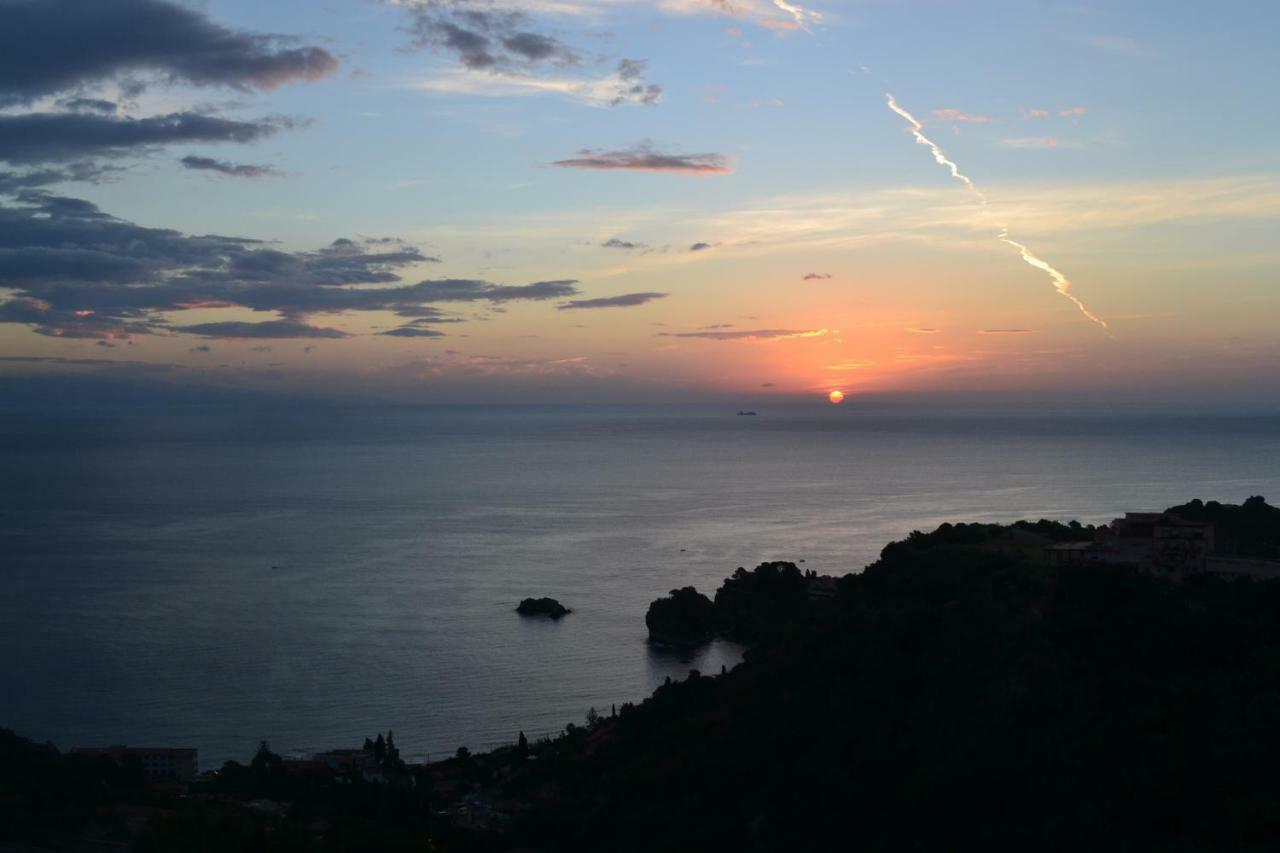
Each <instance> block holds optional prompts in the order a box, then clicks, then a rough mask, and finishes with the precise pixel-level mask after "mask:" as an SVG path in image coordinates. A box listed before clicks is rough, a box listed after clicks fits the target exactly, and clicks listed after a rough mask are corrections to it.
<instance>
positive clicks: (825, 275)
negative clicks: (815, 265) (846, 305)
mask: <svg viewBox="0 0 1280 853" xmlns="http://www.w3.org/2000/svg"><path fill="white" fill-rule="evenodd" d="M831 277H832V275H831V273H829V272H811V273H809V274H808V275H806V276H805V277H804V281H824V280H826V279H829V278H831Z"/></svg>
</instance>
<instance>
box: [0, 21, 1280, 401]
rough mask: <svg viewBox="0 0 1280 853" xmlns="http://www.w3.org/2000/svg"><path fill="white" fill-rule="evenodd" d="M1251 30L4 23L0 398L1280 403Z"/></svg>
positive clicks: (1278, 216)
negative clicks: (1057, 275)
mask: <svg viewBox="0 0 1280 853" xmlns="http://www.w3.org/2000/svg"><path fill="white" fill-rule="evenodd" d="M1157 10H1158V11H1157ZM1278 26H1280V6H1278V5H1276V4H1274V3H1269V2H1226V3H1221V4H1216V5H1212V6H1206V5H1205V4H1202V3H1190V2H1168V3H1159V4H1155V3H1149V2H1147V3H1138V2H1100V0H1099V2H1092V0H1090V1H1089V2H1074V0H1039V2H1027V0H1007V2H988V0H974V2H942V0H938V1H937V2H933V0H898V2H894V0H867V2H859V0H842V2H836V1H835V0H808V2H805V3H804V4H803V5H797V4H792V3H787V2H780V0H493V2H486V0H420V1H415V0H399V2H394V0H381V1H380V0H323V2H321V0H272V2H261V0H257V2H241V0H208V2H193V3H178V2H168V0H0V220H2V221H0V376H5V377H30V378H32V381H49V382H52V381H57V380H58V379H60V378H63V377H67V376H92V377H103V378H105V379H120V380H129V381H133V382H146V383H155V384H156V385H157V387H173V386H182V387H186V388H244V389H255V390H265V391H278V392H288V393H302V394H307V395H313V396H321V397H327V396H332V397H334V398H341V399H378V400H392V401H408V402H496V401H519V402H526V401H551V402H554V401H578V400H598V401H631V400H635V401H663V400H672V401H679V400H698V399H717V400H720V399H726V400H733V399H742V400H746V401H750V400H761V399H769V398H774V397H777V398H780V399H808V398H812V399H815V400H821V399H823V398H825V397H826V395H827V394H828V392H830V391H832V390H834V389H838V390H843V391H844V392H845V393H846V394H847V395H848V398H849V400H850V401H856V400H857V399H859V398H860V397H875V396H878V395H889V396H891V395H895V394H905V395H922V394H923V395H928V394H929V393H935V392H936V393H945V394H948V395H956V394H959V395H964V394H974V395H981V394H989V393H998V394H1004V395H1011V396H1014V397H1016V396H1019V395H1024V396H1027V397H1029V398H1036V399H1042V398H1044V397H1045V396H1046V395H1048V396H1055V397H1059V398H1062V399H1077V398H1079V399H1086V398H1087V399H1114V400H1132V399H1146V398H1151V399H1162V400H1182V401H1186V402H1189V403H1192V404H1199V403H1206V404H1207V403H1213V402H1231V403H1240V402H1247V401H1251V400H1252V401H1257V400H1274V399H1275V395H1276V394H1277V393H1280V367H1278V366H1277V365H1280V329H1278V328H1277V325H1278V321H1280V287H1278V286H1277V285H1278V284H1280V282H1278V281H1277V270H1278V269H1280V240H1277V235H1278V234H1280V227H1278V226H1280V169H1278V168H1277V163H1278V162H1280V160H1278V159H1277V154H1280V143H1278V142H1277V140H1278V139H1280V113H1278V112H1277V111H1276V110H1275V108H1274V107H1275V103H1276V94H1275V86H1276V81H1277V80H1278V79H1280V67H1278V66H1280V62H1278V61H1277V59H1276V53H1275V48H1274V44H1273V41H1274V35H1275V32H1276V30H1277V27H1278ZM887 93H892V95H893V96H894V98H895V99H896V103H898V104H899V105H900V107H901V109H902V110H904V111H905V112H907V113H909V114H910V115H912V116H914V117H915V118H916V119H918V120H919V122H920V123H921V125H922V129H921V130H920V133H922V134H923V135H924V138H926V139H928V140H930V141H932V142H933V143H935V144H936V145H937V146H939V148H940V151H941V152H943V153H942V156H943V157H945V158H946V159H947V160H949V161H951V162H954V163H955V164H956V167H957V168H958V170H959V172H960V173H961V174H963V175H965V176H967V177H968V178H970V179H972V181H973V182H974V183H975V185H976V190H977V192H974V191H971V190H969V189H968V188H966V186H965V184H964V183H963V182H962V181H960V180H957V179H956V178H954V177H953V176H952V175H951V174H950V170H949V168H948V167H946V166H945V165H943V164H940V163H939V162H937V161H936V160H935V156H934V154H933V153H932V151H931V150H930V149H929V148H928V147H927V146H926V145H923V144H920V142H919V141H918V140H917V138H916V137H915V136H913V134H912V133H911V132H910V124H909V122H908V121H907V120H906V119H904V118H903V117H902V116H901V115H899V114H897V113H895V112H894V111H893V110H891V109H890V107H889V106H888V104H887V101H886V94H887ZM982 198H985V199H986V204H984V203H983V201H982ZM1002 227H1004V228H1007V229H1008V232H1007V237H1008V239H1009V240H1012V241H1017V242H1019V243H1021V244H1024V245H1026V246H1027V247H1028V250H1029V251H1030V252H1031V253H1033V255H1034V257H1037V258H1039V259H1042V260H1043V262H1044V263H1045V264H1046V265H1048V266H1050V267H1051V268H1052V269H1054V270H1058V271H1060V272H1061V274H1062V275H1064V276H1065V277H1066V278H1067V279H1069V280H1070V282H1071V291H1070V293H1071V294H1072V295H1073V296H1075V297H1076V298H1078V299H1079V300H1080V302H1081V303H1082V304H1083V305H1084V306H1086V310H1087V311H1088V312H1089V313H1091V314H1093V315H1096V317H1097V318H1099V320H1101V321H1103V322H1105V324H1106V328H1104V326H1103V323H1099V322H1093V321H1092V320H1090V318H1089V317H1087V316H1086V315H1085V313H1084V312H1083V311H1082V310H1080V308H1078V307H1077V305H1076V304H1074V303H1073V302H1072V301H1071V300H1069V299H1067V298H1064V296H1063V295H1062V294H1061V293H1059V292H1058V290H1057V289H1056V287H1055V282H1054V279H1053V278H1052V276H1051V275H1050V274H1049V273H1048V272H1046V271H1045V270H1044V269H1041V268H1038V267H1036V266H1033V265H1032V264H1030V263H1027V262H1026V261H1024V259H1023V258H1022V257H1021V254H1020V252H1019V250H1018V249H1017V248H1016V247H1015V246H1014V245H1013V244H1011V243H1010V242H1008V241H1001V240H1000V239H999V235H1000V234H1001V228H1002Z"/></svg>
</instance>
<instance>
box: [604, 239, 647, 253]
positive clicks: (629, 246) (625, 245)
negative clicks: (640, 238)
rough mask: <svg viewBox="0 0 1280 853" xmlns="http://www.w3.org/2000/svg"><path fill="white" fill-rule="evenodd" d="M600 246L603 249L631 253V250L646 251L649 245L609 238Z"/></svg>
mask: <svg viewBox="0 0 1280 853" xmlns="http://www.w3.org/2000/svg"><path fill="white" fill-rule="evenodd" d="M600 245H601V246H602V247H603V248H605V249H624V250H627V251H631V250H633V249H640V250H645V251H647V250H648V249H649V244H647V243H633V242H632V241H630V240H623V239H620V238H618V237H610V238H609V239H608V240H605V241H604V242H603V243H601V244H600Z"/></svg>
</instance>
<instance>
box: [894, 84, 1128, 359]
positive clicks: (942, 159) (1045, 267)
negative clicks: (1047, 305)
mask: <svg viewBox="0 0 1280 853" xmlns="http://www.w3.org/2000/svg"><path fill="white" fill-rule="evenodd" d="M885 99H886V100H887V101H888V104H889V109H891V110H893V111H894V112H895V113H897V114H898V115H900V116H902V117H903V118H904V119H906V120H907V121H909V122H910V123H911V135H912V136H914V137H915V138H916V142H917V143H919V144H920V145H923V146H925V147H926V148H928V149H929V150H930V151H931V152H933V159H934V160H935V161H937V163H938V165H939V166H942V167H944V168H946V169H947V170H948V171H950V172H951V177H953V178H955V179H956V180H958V181H960V182H961V183H963V184H964V185H965V186H966V187H968V188H969V191H970V192H971V193H973V194H974V195H975V196H977V198H978V201H980V202H981V203H982V209H983V211H984V212H985V213H986V214H987V216H988V217H990V216H991V211H990V210H989V209H988V208H987V196H986V194H985V193H983V192H982V190H980V189H978V185H977V184H975V183H974V182H973V179H972V178H970V177H969V176H968V175H966V174H965V173H964V172H961V171H960V167H959V166H957V165H956V164H955V162H954V161H952V160H950V159H948V157H947V155H946V154H944V153H943V152H942V149H941V148H939V147H938V145H937V143H936V142H934V141H933V140H932V139H930V138H929V137H927V136H925V135H924V133H923V131H924V125H923V124H921V123H920V122H919V121H918V120H916V117H915V116H913V115H912V114H911V113H909V112H907V111H906V110H904V109H903V108H902V107H900V106H898V102H897V101H896V100H894V98H893V95H892V94H890V93H889V92H886V93H885ZM993 221H994V219H993ZM996 224H997V226H999V228H1000V233H999V234H997V235H996V239H997V240H999V241H1000V242H1001V243H1006V244H1008V245H1010V246H1012V247H1014V248H1015V249H1017V250H1018V252H1019V253H1020V254H1021V255H1022V260H1024V261H1026V262H1027V263H1028V264H1030V265H1031V266H1033V267H1035V268H1036V269H1038V270H1040V271H1041V272H1044V273H1046V274H1048V276H1049V278H1051V279H1052V280H1053V287H1054V289H1055V290H1057V291H1058V293H1059V294H1061V295H1062V296H1064V297H1065V298H1067V299H1070V300H1071V302H1072V303H1073V304H1074V305H1075V306H1076V308H1079V309H1080V313H1081V314H1083V315H1084V316H1085V317H1087V318H1089V319H1090V320H1091V321H1093V322H1094V323H1097V324H1098V325H1099V326H1101V327H1102V328H1103V329H1105V330H1106V332H1107V334H1108V335H1112V337H1115V336H1114V334H1112V332H1111V327H1110V326H1108V325H1107V321H1106V320H1103V319H1102V318H1101V317H1099V316H1098V315H1097V314H1094V313H1093V312H1092V311H1090V310H1089V309H1088V307H1087V306H1085V304H1084V303H1083V302H1081V301H1080V299H1079V297H1077V296H1076V295H1075V294H1074V293H1072V292H1071V281H1070V280H1069V279H1068V278H1067V277H1066V276H1065V275H1063V274H1062V273H1061V272H1059V271H1058V270H1057V269H1055V268H1054V267H1053V265H1052V264H1050V263H1049V262H1048V261H1046V260H1044V259H1043V258H1040V257H1037V256H1036V254H1035V253H1034V252H1032V251H1031V250H1030V249H1029V248H1027V247H1026V246H1025V245H1023V244H1022V243H1019V242H1018V241H1017V240H1014V239H1012V238H1011V237H1010V236H1009V228H1008V226H1007V225H1004V224H1003V223H1000V222H996Z"/></svg>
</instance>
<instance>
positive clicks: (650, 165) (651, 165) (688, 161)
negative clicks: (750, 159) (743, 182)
mask: <svg viewBox="0 0 1280 853" xmlns="http://www.w3.org/2000/svg"><path fill="white" fill-rule="evenodd" d="M551 165H553V166H559V167H561V168H565V169H599V170H604V171H628V172H667V173H671V174H677V175H693V176H705V175H727V174H729V173H730V172H732V171H733V170H732V169H731V168H730V166H729V160H728V158H727V157H725V156H724V155H722V154H673V153H666V152H663V151H659V150H657V149H656V148H654V147H653V146H652V145H649V144H641V145H637V146H635V147H633V148H625V149H621V150H614V151H605V150H597V149H590V148H586V149H583V150H582V151H579V152H578V156H577V157H573V158H570V159H567V160H556V161H555V162H554V163H552V164H551Z"/></svg>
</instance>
